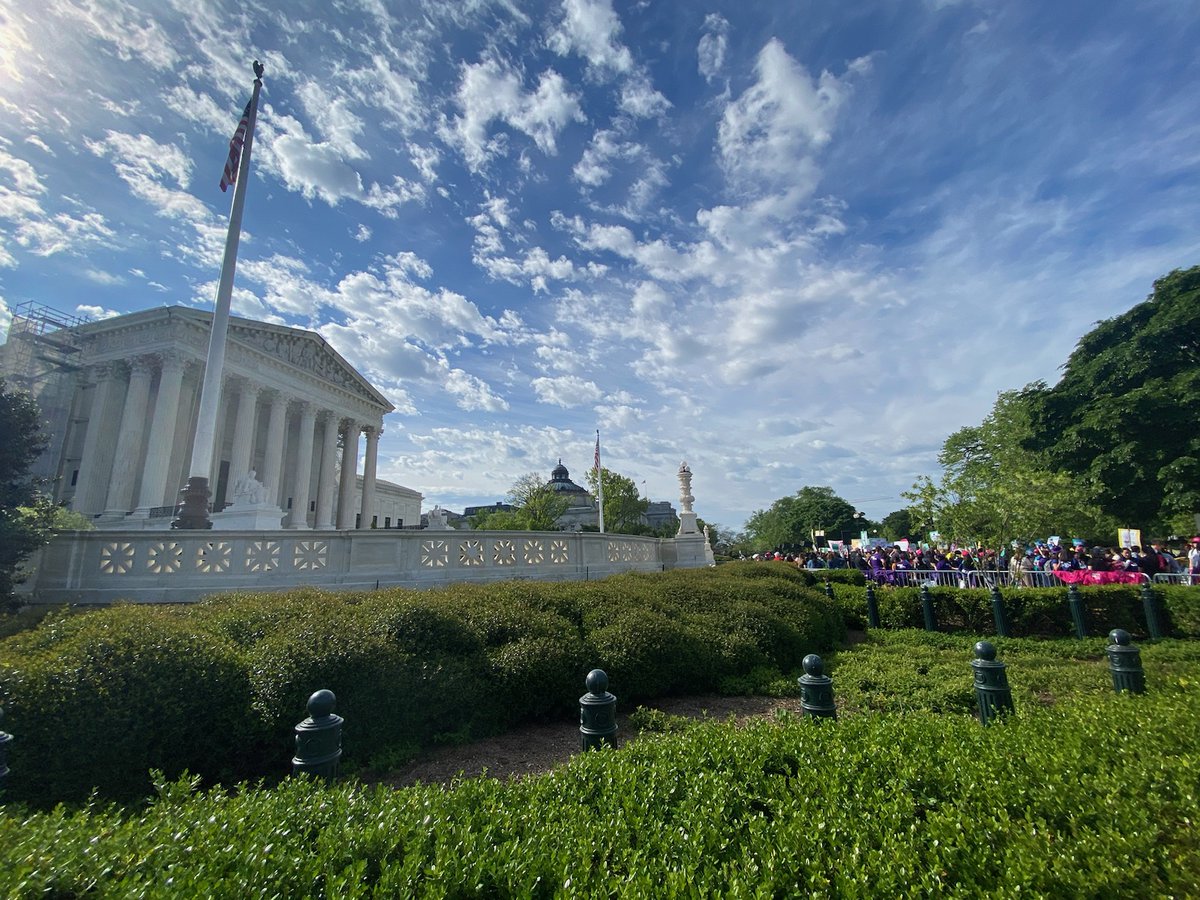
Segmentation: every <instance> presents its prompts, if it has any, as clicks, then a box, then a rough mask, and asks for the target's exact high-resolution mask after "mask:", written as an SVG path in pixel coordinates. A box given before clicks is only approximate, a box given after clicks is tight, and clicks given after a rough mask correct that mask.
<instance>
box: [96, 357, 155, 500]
mask: <svg viewBox="0 0 1200 900" xmlns="http://www.w3.org/2000/svg"><path fill="white" fill-rule="evenodd" d="M153 374H154V373H153V369H152V368H151V360H150V358H148V357H145V356H139V357H135V358H134V359H132V360H131V361H130V369H129V387H128V388H127V389H126V391H125V408H124V409H123V410H122V411H121V425H120V428H119V429H118V431H117V449H116V451H115V454H114V459H113V469H112V481H111V483H110V484H109V488H108V499H107V500H106V501H105V504H104V516H103V517H104V518H105V519H108V520H110V521H112V520H115V519H123V518H125V514H126V513H128V512H129V511H130V510H131V509H132V508H133V488H134V485H135V483H136V482H137V475H138V466H139V464H140V463H141V461H142V442H143V438H144V437H145V434H146V407H147V406H149V402H150V379H151V378H152V376H153Z"/></svg>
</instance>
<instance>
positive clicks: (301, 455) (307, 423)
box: [287, 401, 317, 528]
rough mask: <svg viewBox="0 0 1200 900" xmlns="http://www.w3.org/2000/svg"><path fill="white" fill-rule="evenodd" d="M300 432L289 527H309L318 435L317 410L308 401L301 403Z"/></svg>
mask: <svg viewBox="0 0 1200 900" xmlns="http://www.w3.org/2000/svg"><path fill="white" fill-rule="evenodd" d="M299 406H300V433H299V435H298V436H297V438H296V440H297V441H298V443H297V444H296V471H295V474H294V475H293V482H292V514H291V515H290V516H289V517H288V522H287V527H288V528H307V527H308V494H309V485H310V482H311V481H312V462H313V439H314V438H315V437H316V434H315V432H316V427H317V410H316V407H315V406H313V405H312V404H311V403H308V402H307V401H301V402H300V404H299Z"/></svg>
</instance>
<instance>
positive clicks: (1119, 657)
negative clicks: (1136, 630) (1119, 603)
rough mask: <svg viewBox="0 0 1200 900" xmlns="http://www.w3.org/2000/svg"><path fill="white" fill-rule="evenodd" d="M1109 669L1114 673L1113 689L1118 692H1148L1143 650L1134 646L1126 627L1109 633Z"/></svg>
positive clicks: (1107, 650)
mask: <svg viewBox="0 0 1200 900" xmlns="http://www.w3.org/2000/svg"><path fill="white" fill-rule="evenodd" d="M1108 640H1109V642H1110V643H1109V645H1108V647H1107V649H1106V651H1105V652H1106V653H1107V654H1108V670H1109V671H1110V672H1111V673H1112V680H1113V690H1114V691H1116V692H1117V693H1118V694H1119V693H1121V691H1129V693H1131V694H1144V693H1146V673H1145V671H1143V669H1142V651H1141V650H1139V649H1138V648H1137V647H1135V646H1133V639H1132V638H1131V637H1130V636H1129V632H1128V631H1126V630H1125V629H1124V628H1114V629H1113V630H1112V631H1110V632H1109V633H1108Z"/></svg>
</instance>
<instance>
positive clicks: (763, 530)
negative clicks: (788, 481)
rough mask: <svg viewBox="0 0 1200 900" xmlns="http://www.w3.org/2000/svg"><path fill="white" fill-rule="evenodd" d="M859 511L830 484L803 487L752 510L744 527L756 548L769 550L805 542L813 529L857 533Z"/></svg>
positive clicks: (837, 533) (827, 531)
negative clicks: (763, 508)
mask: <svg viewBox="0 0 1200 900" xmlns="http://www.w3.org/2000/svg"><path fill="white" fill-rule="evenodd" d="M859 522H860V520H859V519H858V513H857V511H856V510H855V509H854V507H853V506H851V505H850V504H849V503H847V502H846V501H845V500H843V499H842V498H841V497H839V496H838V495H837V494H835V493H834V492H833V488H830V487H808V486H806V487H802V488H801V489H800V490H798V491H797V492H796V493H795V495H793V496H790V497H780V498H779V499H778V500H776V501H775V502H774V503H772V504H771V506H770V508H769V509H765V510H762V509H759V510H755V511H754V512H753V513H752V514H751V515H750V518H749V519H747V520H746V531H747V533H748V534H749V537H750V540H751V541H752V543H753V544H754V546H755V548H757V549H759V550H770V549H773V548H777V547H784V546H787V545H790V544H802V543H807V542H808V541H810V540H811V539H812V534H813V532H814V531H824V532H825V533H826V534H827V535H829V536H831V537H840V536H841V533H842V532H843V531H847V532H853V533H854V534H858V530H859V529H858V526H859Z"/></svg>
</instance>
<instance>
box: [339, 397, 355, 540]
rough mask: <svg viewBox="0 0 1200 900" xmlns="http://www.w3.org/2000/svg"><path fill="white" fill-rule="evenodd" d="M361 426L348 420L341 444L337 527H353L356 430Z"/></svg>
mask: <svg viewBox="0 0 1200 900" xmlns="http://www.w3.org/2000/svg"><path fill="white" fill-rule="evenodd" d="M360 427H361V426H360V425H359V424H358V423H357V422H355V421H354V420H353V419H350V420H348V421H347V422H346V438H345V441H344V442H343V443H342V477H341V481H340V482H339V483H338V509H337V527H338V528H339V529H341V528H353V527H354V488H355V487H356V486H357V485H356V482H357V481H358V430H359V428H360Z"/></svg>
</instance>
